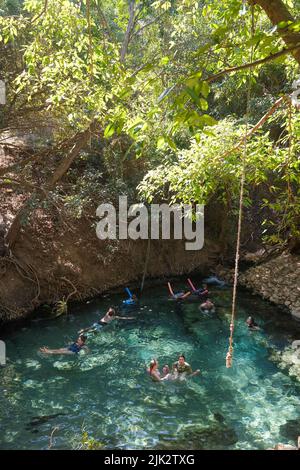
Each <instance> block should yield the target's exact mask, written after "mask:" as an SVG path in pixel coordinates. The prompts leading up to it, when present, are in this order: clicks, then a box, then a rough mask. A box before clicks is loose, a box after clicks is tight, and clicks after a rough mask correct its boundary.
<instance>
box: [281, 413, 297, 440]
mask: <svg viewBox="0 0 300 470" xmlns="http://www.w3.org/2000/svg"><path fill="white" fill-rule="evenodd" d="M280 434H281V435H282V436H284V437H285V438H286V439H288V440H289V441H295V442H296V441H297V436H299V435H300V417H298V418H297V419H290V420H288V421H287V422H286V423H285V424H282V425H281V426H280Z"/></svg>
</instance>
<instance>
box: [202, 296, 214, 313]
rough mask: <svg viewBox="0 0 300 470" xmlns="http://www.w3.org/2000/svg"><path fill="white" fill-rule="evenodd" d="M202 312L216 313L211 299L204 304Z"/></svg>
mask: <svg viewBox="0 0 300 470" xmlns="http://www.w3.org/2000/svg"><path fill="white" fill-rule="evenodd" d="M199 308H200V310H202V311H207V312H214V310H215V306H214V304H213V303H212V301H211V300H210V299H207V300H206V301H205V302H203V304H201V305H200V307H199Z"/></svg>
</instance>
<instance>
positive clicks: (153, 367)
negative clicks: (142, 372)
mask: <svg viewBox="0 0 300 470" xmlns="http://www.w3.org/2000/svg"><path fill="white" fill-rule="evenodd" d="M157 367H158V362H157V360H156V359H152V361H151V362H150V367H149V369H150V372H152V371H153V370H154V369H156V368H157Z"/></svg>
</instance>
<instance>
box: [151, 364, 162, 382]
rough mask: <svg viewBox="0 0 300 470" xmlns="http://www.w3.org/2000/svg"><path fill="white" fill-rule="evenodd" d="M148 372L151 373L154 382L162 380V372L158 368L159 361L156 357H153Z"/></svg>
mask: <svg viewBox="0 0 300 470" xmlns="http://www.w3.org/2000/svg"><path fill="white" fill-rule="evenodd" d="M148 373H149V374H150V377H151V379H152V380H153V381H154V382H160V380H161V377H160V372H159V370H158V362H157V360H156V359H152V361H151V362H150V366H149V368H148Z"/></svg>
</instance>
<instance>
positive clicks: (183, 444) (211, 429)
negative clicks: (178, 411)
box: [156, 413, 238, 450]
mask: <svg viewBox="0 0 300 470" xmlns="http://www.w3.org/2000/svg"><path fill="white" fill-rule="evenodd" d="M215 415H217V418H218V421H219V420H220V422H219V423H212V424H211V425H210V426H204V425H202V424H184V425H182V426H180V427H179V428H178V432H177V439H172V440H171V439H170V440H163V441H161V442H160V443H159V444H158V445H157V446H156V448H157V449H169V450H172V449H173V450H174V449H185V450H209V449H224V448H226V447H229V446H232V445H234V444H235V443H236V442H238V436H237V434H236V432H235V430H234V429H233V428H230V427H229V426H228V425H226V423H224V421H223V420H224V418H223V416H222V415H221V414H220V413H215Z"/></svg>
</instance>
